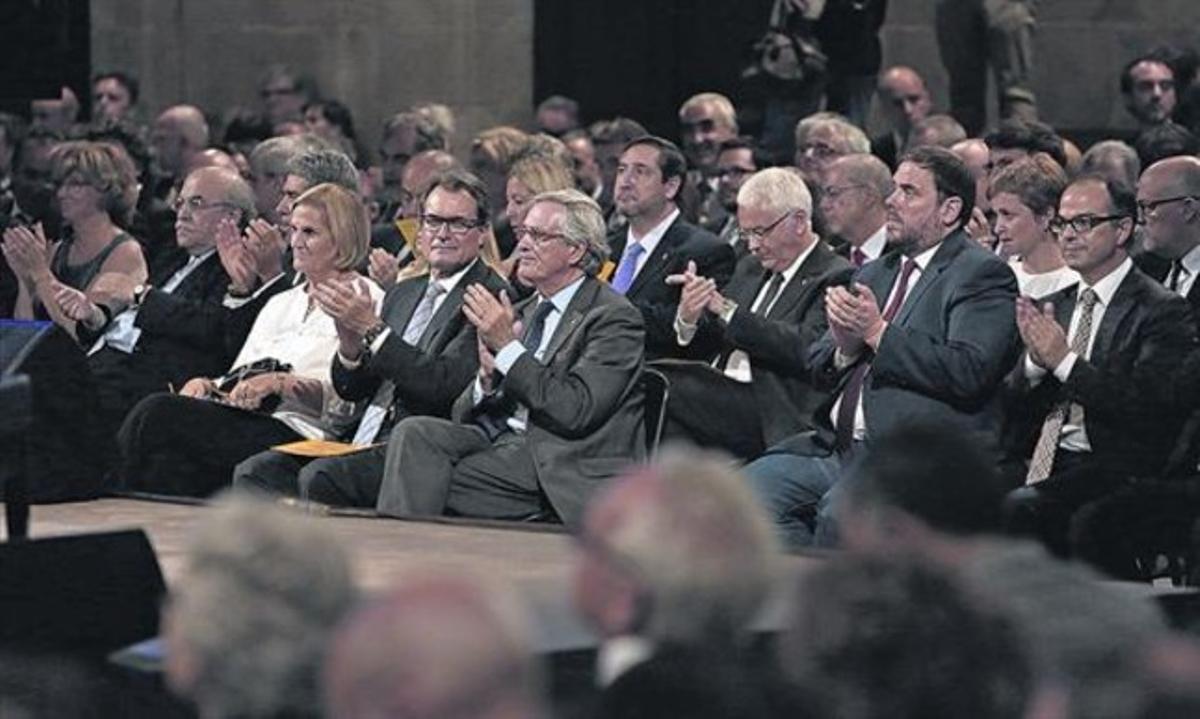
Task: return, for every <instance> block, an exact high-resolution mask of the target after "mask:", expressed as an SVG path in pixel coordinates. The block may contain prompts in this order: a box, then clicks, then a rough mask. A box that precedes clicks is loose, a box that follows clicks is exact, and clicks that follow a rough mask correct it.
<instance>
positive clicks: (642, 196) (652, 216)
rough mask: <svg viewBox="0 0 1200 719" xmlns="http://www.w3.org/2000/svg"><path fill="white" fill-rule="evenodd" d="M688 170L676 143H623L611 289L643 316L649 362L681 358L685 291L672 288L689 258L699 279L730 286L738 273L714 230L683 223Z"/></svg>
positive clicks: (656, 140)
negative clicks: (679, 310) (622, 222)
mask: <svg viewBox="0 0 1200 719" xmlns="http://www.w3.org/2000/svg"><path fill="white" fill-rule="evenodd" d="M686 170H687V165H686V163H685V161H684V159H683V154H682V153H680V151H679V148H677V147H676V146H675V145H674V143H672V142H670V141H668V140H664V139H662V138H660V137H654V136H651V135H645V136H643V137H639V138H635V139H634V140H632V141H630V142H629V144H627V145H626V146H625V150H624V151H623V152H622V153H621V160H620V162H619V164H618V165H617V180H616V187H615V197H616V207H617V210H618V211H619V212H620V213H621V214H622V215H624V216H625V217H626V218H627V219H628V220H629V226H628V228H626V229H623V230H620V231H618V232H616V233H613V234H612V235H610V236H609V238H608V244H609V247H610V248H611V249H612V257H613V259H614V261H616V263H617V265H616V268H615V271H614V272H613V274H612V277H611V278H610V282H611V283H612V288H613V289H614V290H616V291H617V292H618V293H619V294H623V295H625V297H627V298H628V299H629V301H630V302H632V303H633V305H634V306H635V307H637V308H638V309H639V310H641V312H642V316H643V317H644V318H645V324H646V354H647V356H648V357H651V358H656V357H670V356H678V355H679V345H678V344H677V343H676V342H675V330H674V322H675V309H676V307H678V306H679V295H680V288H679V286H678V285H668V284H667V283H666V279H667V277H668V276H669V275H676V274H680V273H682V272H683V271H684V269H685V268H686V267H687V263H688V261H693V262H695V263H696V270H697V272H698V273H699V274H701V275H703V276H705V277H708V278H710V279H712V280H714V281H716V282H717V284H718V285H723V284H725V282H726V281H728V279H729V276H730V274H731V273H732V272H733V264H734V261H733V249H732V248H731V247H730V246H729V245H727V244H723V243H722V242H721V241H720V240H718V239H717V238H716V236H714V235H713V234H712V233H710V232H707V231H705V230H702V229H700V228H699V227H696V226H695V225H692V224H689V223H688V222H686V221H685V220H684V219H683V218H682V217H680V214H679V208H678V207H677V206H676V198H677V197H678V195H679V190H680V188H681V187H682V185H683V181H684V174H685V172H686Z"/></svg>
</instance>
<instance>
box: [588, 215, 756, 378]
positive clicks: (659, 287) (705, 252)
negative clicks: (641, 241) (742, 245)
mask: <svg viewBox="0 0 1200 719" xmlns="http://www.w3.org/2000/svg"><path fill="white" fill-rule="evenodd" d="M626 239H627V230H626V228H621V229H620V230H618V231H617V232H614V233H612V234H610V235H609V236H608V246H609V250H610V253H611V256H612V260H613V262H616V263H617V264H620V262H621V255H622V254H623V253H624V252H625V241H626ZM689 260H692V261H694V262H695V263H696V271H697V273H698V274H700V275H703V276H704V277H708V278H710V279H712V280H714V281H716V283H717V286H721V285H723V284H725V282H727V281H728V280H729V276H730V275H731V274H732V273H733V265H734V258H733V248H732V247H731V246H730V245H729V244H728V243H725V242H721V241H720V240H718V239H717V237H716V235H714V234H712V233H711V232H709V231H707V230H703V229H701V228H699V227H696V226H695V225H693V224H690V223H688V222H686V221H685V220H684V219H683V216H682V215H681V216H679V217H678V218H676V219H675V221H674V222H672V223H671V226H670V227H668V228H667V231H666V233H665V234H664V235H663V237H662V240H660V241H659V243H658V246H657V247H655V248H654V254H652V255H650V256H649V257H647V258H646V262H645V264H644V265H642V269H641V271H639V272H638V273H637V277H635V278H634V279H633V284H631V285H630V286H629V290H628V291H627V292H626V293H625V297H627V298H628V299H629V301H630V302H632V303H633V305H634V307H637V308H638V309H639V310H641V312H642V316H643V317H644V318H645V321H646V356H647V357H649V358H650V359H655V358H658V357H680V356H682V354H681V352H680V348H679V345H678V343H676V342H675V311H676V309H678V307H679V296H680V293H681V292H682V290H681V288H680V287H679V286H678V285H668V284H667V283H666V279H667V277H668V276H669V275H674V274H679V273H681V272H683V271H684V269H686V268H687V263H688V261H689Z"/></svg>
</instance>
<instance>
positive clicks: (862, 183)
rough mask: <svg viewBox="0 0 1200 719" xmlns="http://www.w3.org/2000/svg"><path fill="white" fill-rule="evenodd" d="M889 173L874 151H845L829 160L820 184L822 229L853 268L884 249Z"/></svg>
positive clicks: (879, 253)
mask: <svg viewBox="0 0 1200 719" xmlns="http://www.w3.org/2000/svg"><path fill="white" fill-rule="evenodd" d="M891 194H892V173H891V172H889V171H888V168H887V165H885V164H883V161H882V160H880V159H879V158H878V157H875V156H874V155H846V156H845V157H839V158H837V159H836V160H834V161H833V162H831V163H829V167H828V168H827V169H826V171H825V186H824V187H822V188H821V193H820V195H821V214H822V216H823V217H824V218H825V231H826V233H827V234H828V236H829V237H830V239H831V240H833V241H835V242H837V243H838V244H837V245H836V247H837V252H838V254H840V255H842V256H843V257H845V258H846V259H848V260H850V263H851V264H852V265H854V267H855V268H859V267H862V266H863V265H865V264H866V263H868V262H870V261H872V260H877V259H879V256H880V255H882V254H883V253H884V252H885V251H887V225H886V222H887V206H886V204H885V200H887V198H888V196H889V195H891Z"/></svg>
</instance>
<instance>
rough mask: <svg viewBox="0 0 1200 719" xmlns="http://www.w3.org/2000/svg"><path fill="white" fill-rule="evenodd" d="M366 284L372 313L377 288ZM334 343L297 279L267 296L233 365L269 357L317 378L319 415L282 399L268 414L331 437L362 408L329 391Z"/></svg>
mask: <svg viewBox="0 0 1200 719" xmlns="http://www.w3.org/2000/svg"><path fill="white" fill-rule="evenodd" d="M367 287H368V290H369V292H370V294H371V299H372V300H373V301H374V303H375V310H376V312H378V311H379V305H380V302H381V300H382V299H383V290H381V289H380V288H379V286H378V285H376V284H375V283H374V282H373V281H372V280H367ZM337 347H338V336H337V329H336V328H335V327H334V325H333V318H332V317H330V316H329V315H327V314H325V313H324V312H323V311H322V310H321V308H320V307H318V306H317V305H316V303H315V302H314V303H312V305H311V308H310V306H309V301H308V285H307V284H303V285H299V286H297V287H293V288H292V289H290V290H287V291H286V292H281V293H279V294H278V295H275V296H274V297H272V298H271V299H270V300H268V301H267V304H266V306H264V307H263V308H262V311H261V312H260V313H259V315H258V319H256V320H255V321H254V326H253V327H252V328H251V329H250V334H249V335H248V336H247V337H246V343H245V344H243V345H242V349H241V351H240V352H239V353H238V356H237V359H236V360H234V362H233V367H241V366H242V365H245V364H249V363H250V362H255V361H257V360H261V359H266V358H268V357H270V358H274V359H277V360H279V361H280V362H286V363H287V364H290V365H292V373H293V374H294V375H296V376H297V377H306V378H310V379H317V380H320V381H321V390H322V395H323V399H322V410H321V413H320V415H318V416H314V415H313V412H312V409H311V408H310V407H307V406H305V405H302V404H299V403H297V402H294V401H292V400H290V399H285V400H284V401H283V402H282V403H281V404H280V405H279V407H278V409H276V410H275V412H274V414H272V415H271V416H273V417H274V418H275V419H277V420H279V421H280V422H283V423H284V424H286V425H287V426H289V427H291V428H292V429H294V430H295V431H296V432H297V433H299V434H301V435H303V436H304V437H306V438H308V439H333V438H335V437H337V436H338V435H340V434H342V433H343V432H344V431H345V430H346V429H348V428H349V427H350V426H351V425H353V424H354V422H356V421H357V420H358V415H359V414H360V413H361V410H362V409H363V407H362V406H360V405H358V404H355V403H352V402H347V401H345V400H343V399H341V398H339V397H338V396H337V393H336V392H334V391H333V379H332V377H331V376H330V370H329V367H330V364H331V363H332V361H333V355H334V353H335V352H337Z"/></svg>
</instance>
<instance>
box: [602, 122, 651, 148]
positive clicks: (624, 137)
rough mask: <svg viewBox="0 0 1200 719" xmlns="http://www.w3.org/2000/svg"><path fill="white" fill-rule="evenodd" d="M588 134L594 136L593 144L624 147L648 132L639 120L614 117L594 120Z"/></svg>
mask: <svg viewBox="0 0 1200 719" xmlns="http://www.w3.org/2000/svg"><path fill="white" fill-rule="evenodd" d="M588 134H590V135H591V136H592V143H593V144H596V145H620V146H621V147H624V146H625V144H626V143H628V142H629V141H630V140H632V139H634V138H635V137H642V136H643V135H646V134H648V133H647V132H646V128H644V127H642V124H641V123H640V122H638V121H637V120H630V119H629V118H628V117H614V118H612V119H611V120H599V121H597V122H593V123H592V125H591V127H589V128H588Z"/></svg>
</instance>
